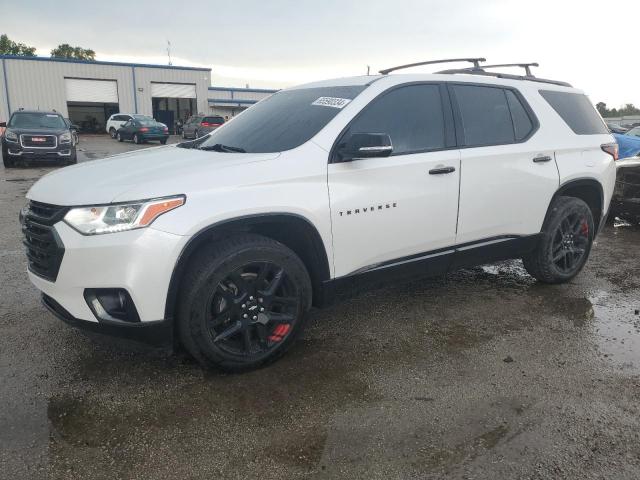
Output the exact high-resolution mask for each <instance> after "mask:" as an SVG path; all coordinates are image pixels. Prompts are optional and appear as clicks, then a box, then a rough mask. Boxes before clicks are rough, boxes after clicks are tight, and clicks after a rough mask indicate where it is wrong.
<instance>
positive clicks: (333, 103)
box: [311, 97, 351, 108]
mask: <svg viewBox="0 0 640 480" xmlns="http://www.w3.org/2000/svg"><path fill="white" fill-rule="evenodd" d="M350 101H351V100H349V99H348V98H336V97H320V98H319V99H317V100H316V101H315V102H313V103H312V104H311V105H319V106H321V107H333V108H343V107H344V106H345V105H346V104H347V103H349V102H350Z"/></svg>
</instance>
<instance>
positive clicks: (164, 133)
mask: <svg viewBox="0 0 640 480" xmlns="http://www.w3.org/2000/svg"><path fill="white" fill-rule="evenodd" d="M116 138H117V139H118V141H119V142H123V141H125V140H132V141H133V143H137V144H141V143H144V142H148V141H151V140H155V141H159V142H160V143H161V144H162V145H165V144H166V143H167V140H168V139H169V129H168V128H167V126H166V125H165V124H164V123H159V122H156V121H155V120H145V119H133V120H129V121H128V122H127V123H125V124H124V125H122V126H121V127H120V128H119V129H118V131H117V132H116Z"/></svg>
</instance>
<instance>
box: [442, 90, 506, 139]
mask: <svg viewBox="0 0 640 480" xmlns="http://www.w3.org/2000/svg"><path fill="white" fill-rule="evenodd" d="M452 88H453V91H454V94H455V98H456V101H457V103H458V108H459V110H460V115H461V117H462V128H463V133H464V144H465V146H467V147H481V146H487V145H501V144H508V143H514V141H515V133H514V126H513V123H512V120H511V112H510V111H509V104H508V103H507V96H506V94H505V91H504V90H503V89H502V88H495V87H484V86H476V85H454V86H453V87H452Z"/></svg>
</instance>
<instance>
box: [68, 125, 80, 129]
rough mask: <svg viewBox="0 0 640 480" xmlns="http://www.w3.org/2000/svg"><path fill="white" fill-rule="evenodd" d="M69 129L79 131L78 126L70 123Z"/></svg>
mask: <svg viewBox="0 0 640 480" xmlns="http://www.w3.org/2000/svg"><path fill="white" fill-rule="evenodd" d="M70 128H71V130H80V127H79V126H78V125H76V124H75V123H72V124H71V126H70Z"/></svg>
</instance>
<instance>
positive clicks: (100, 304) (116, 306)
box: [84, 288, 140, 323]
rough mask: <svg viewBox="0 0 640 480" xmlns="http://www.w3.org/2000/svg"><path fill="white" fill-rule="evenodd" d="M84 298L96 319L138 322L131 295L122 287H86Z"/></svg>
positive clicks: (138, 318)
mask: <svg viewBox="0 0 640 480" xmlns="http://www.w3.org/2000/svg"><path fill="white" fill-rule="evenodd" d="M84 299H85V300H86V301H87V305H89V308H90V309H91V311H92V312H93V314H94V315H95V316H96V318H97V319H98V320H105V321H112V322H113V321H115V322H128V323H132V322H139V321H140V317H139V316H138V311H137V310H136V306H135V305H134V304H133V300H132V299H131V295H129V292H127V291H126V290H125V289H123V288H87V289H86V290H85V291H84Z"/></svg>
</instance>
